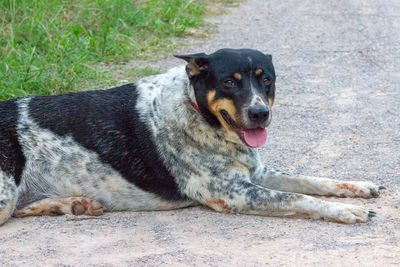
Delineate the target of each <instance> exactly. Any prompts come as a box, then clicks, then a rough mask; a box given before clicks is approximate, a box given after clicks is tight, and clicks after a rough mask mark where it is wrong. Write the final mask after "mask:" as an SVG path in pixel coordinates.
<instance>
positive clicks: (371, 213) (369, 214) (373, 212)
mask: <svg viewBox="0 0 400 267" xmlns="http://www.w3.org/2000/svg"><path fill="white" fill-rule="evenodd" d="M375 216H376V212H375V211H373V210H369V211H368V217H375Z"/></svg>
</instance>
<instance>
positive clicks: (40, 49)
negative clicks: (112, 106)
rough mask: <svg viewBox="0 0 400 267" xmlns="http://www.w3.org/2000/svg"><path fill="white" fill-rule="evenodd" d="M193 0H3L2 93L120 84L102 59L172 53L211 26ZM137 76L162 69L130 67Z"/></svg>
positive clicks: (2, 95)
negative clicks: (182, 39)
mask: <svg viewBox="0 0 400 267" xmlns="http://www.w3.org/2000/svg"><path fill="white" fill-rule="evenodd" d="M196 3H197V2H195V1H193V0H143V1H138V0H136V1H135V0H1V1H0V99H1V100H4V99H8V98H13V97H21V96H28V95H48V94H56V93H63V92H67V91H76V90H82V89H89V88H100V87H101V86H109V85H115V84H116V82H117V81H116V80H115V77H114V75H113V73H112V72H111V71H110V70H107V68H101V67H100V64H99V63H100V62H106V63H108V62H111V63H113V62H117V63H121V62H126V61H128V60H130V59H134V58H144V59H145V58H146V57H148V56H149V55H154V54H156V55H157V54H160V53H165V52H170V51H171V50H172V49H173V48H174V46H175V45H174V43H176V42H173V40H172V38H175V37H179V36H182V35H184V34H185V32H186V31H187V30H188V29H190V28H196V27H200V26H202V25H204V21H203V19H202V16H203V15H204V13H205V11H206V9H205V7H203V6H199V5H198V4H196ZM126 71H127V74H129V75H132V78H135V77H140V76H143V75H148V74H152V73H155V72H156V71H154V70H151V69H148V68H146V69H129V70H126Z"/></svg>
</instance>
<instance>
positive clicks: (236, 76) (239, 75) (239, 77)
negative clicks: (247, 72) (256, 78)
mask: <svg viewBox="0 0 400 267" xmlns="http://www.w3.org/2000/svg"><path fill="white" fill-rule="evenodd" d="M233 77H234V78H235V79H236V80H238V81H240V80H242V75H241V74H240V73H235V74H233Z"/></svg>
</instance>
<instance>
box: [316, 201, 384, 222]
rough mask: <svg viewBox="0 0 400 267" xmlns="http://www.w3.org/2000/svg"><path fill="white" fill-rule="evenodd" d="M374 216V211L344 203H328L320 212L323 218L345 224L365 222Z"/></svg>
mask: <svg viewBox="0 0 400 267" xmlns="http://www.w3.org/2000/svg"><path fill="white" fill-rule="evenodd" d="M375 216H376V213H375V212H374V211H372V210H368V209H366V208H363V207H360V206H355V205H350V204H344V203H330V204H329V207H328V208H327V209H325V210H324V212H323V213H322V214H321V217H322V218H324V219H329V220H333V221H336V222H340V223H346V224H353V223H365V222H367V221H368V220H369V219H370V218H371V217H375Z"/></svg>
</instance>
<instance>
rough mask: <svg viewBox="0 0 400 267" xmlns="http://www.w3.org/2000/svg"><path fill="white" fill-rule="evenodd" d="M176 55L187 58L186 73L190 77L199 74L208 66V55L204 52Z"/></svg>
mask: <svg viewBox="0 0 400 267" xmlns="http://www.w3.org/2000/svg"><path fill="white" fill-rule="evenodd" d="M174 57H177V58H180V59H183V60H186V62H187V63H188V64H187V65H186V73H187V75H188V76H189V78H192V77H193V76H196V75H199V74H200V73H201V72H202V71H204V70H206V69H207V68H208V56H207V55H206V54H204V53H198V54H191V55H174Z"/></svg>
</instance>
